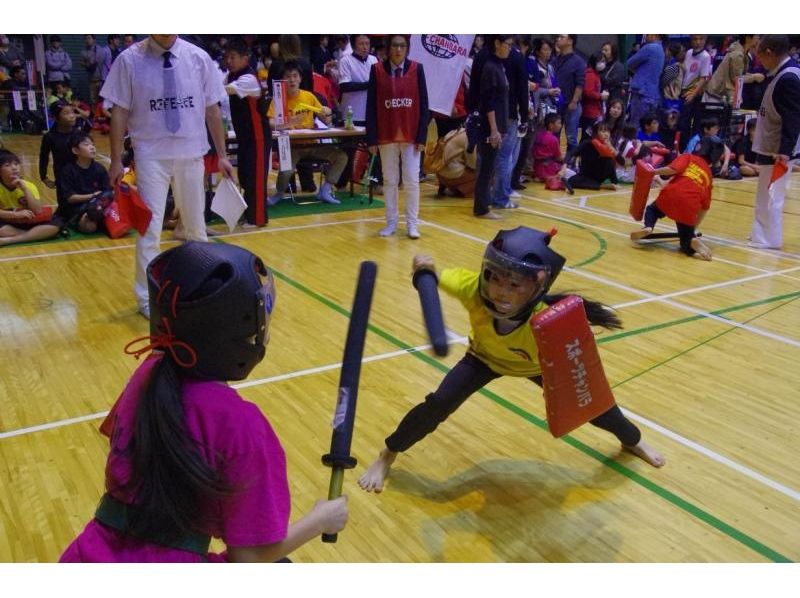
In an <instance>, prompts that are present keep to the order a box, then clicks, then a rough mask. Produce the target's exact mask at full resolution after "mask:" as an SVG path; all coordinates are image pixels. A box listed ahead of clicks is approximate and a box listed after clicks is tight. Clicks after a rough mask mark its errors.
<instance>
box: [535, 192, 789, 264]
mask: <svg viewBox="0 0 800 598" xmlns="http://www.w3.org/2000/svg"><path fill="white" fill-rule="evenodd" d="M601 195H605V194H597V195H592V196H582V197H580V198H578V199H579V200H586V199H592V198H595V197H600V196H601ZM523 197H524V198H525V199H530V200H533V201H537V202H539V203H544V204H550V203H551V202H550V201H549V200H545V199H541V198H539V197H535V196H532V195H523ZM574 199H575V197H574V196H569V195H568V196H566V197H563V198H559V199H558V200H556V201H558V205H559V206H561V207H563V208H566V209H568V210H576V211H579V212H588V213H591V214H597V215H598V216H606V217H608V218H611V219H613V220H617V221H618V222H625V223H626V224H631V225H635V224H636V223H635V222H632V219H631V218H628V217H626V216H624V215H622V214H619V213H617V212H612V211H611V210H604V209H603V208H598V207H594V206H587V205H586V202H585V201H579V205H575V204H574V203H573V202H572V201H565V200H574ZM522 209H526V208H522ZM551 216H552V214H551ZM585 226H590V225H588V224H587V225H585ZM656 228H658V229H661V230H667V231H673V230H674V229H672V228H669V227H667V226H666V225H663V224H658V225H657V226H656ZM615 234H618V235H620V234H621V235H624V236H627V235H625V234H624V233H619V232H616V231H615ZM703 238H705V239H710V240H712V241H715V242H717V243H719V244H721V245H727V246H729V247H735V248H737V249H742V250H744V251H747V252H750V253H755V254H758V255H761V256H771V257H781V258H785V259H792V260H797V259H800V254H797V253H791V252H789V251H778V250H765V249H757V248H755V247H749V246H748V245H747V243H746V242H745V241H739V240H738V239H729V238H727V237H718V236H716V235H709V234H704V235H703ZM715 259H716V258H715ZM732 263H737V262H732ZM739 265H742V266H747V264H739Z"/></svg>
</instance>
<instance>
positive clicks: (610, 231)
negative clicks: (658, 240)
mask: <svg viewBox="0 0 800 598" xmlns="http://www.w3.org/2000/svg"><path fill="white" fill-rule="evenodd" d="M537 201H538V200H537ZM561 205H563V206H564V207H566V208H569V209H572V210H579V211H581V212H584V211H585V212H587V213H594V209H593V208H586V209H580V208H578V207H577V206H572V205H566V204H561ZM519 211H520V212H524V213H526V214H535V215H537V216H544V217H546V218H559V219H560V220H564V221H566V222H570V223H572V224H575V225H578V226H582V227H584V228H591V229H594V230H599V231H603V232H605V233H608V234H610V235H615V236H617V237H624V238H625V239H630V235H629V234H627V233H623V232H620V231H617V230H614V229H610V228H605V227H604V226H599V225H597V224H589V223H587V222H581V221H580V220H573V219H571V218H565V217H563V216H554V215H553V214H551V213H549V212H541V211H539V210H533V209H531V208H525V207H520V208H519ZM606 215H609V216H612V217H614V219H615V220H620V221H622V220H623V219H624V218H623V217H617V216H616V214H613V213H608V214H606ZM625 221H626V222H627V220H626V219H625ZM656 229H657V230H667V231H671V230H672V229H669V228H667V227H665V226H663V225H660V224H659V225H657V226H656ZM704 238H705V237H704ZM708 238H712V237H708ZM725 243H727V244H730V243H728V242H727V241H725ZM745 249H747V250H749V251H753V252H757V253H759V255H764V254H763V253H762V252H761V250H758V249H753V248H751V247H746V248H745ZM786 255H788V256H794V254H785V255H784V256H782V257H785V256H786ZM772 257H777V256H776V255H773V256H772ZM714 259H715V260H716V261H718V262H724V263H726V264H731V265H733V266H738V267H741V268H744V269H746V270H755V271H757V272H770V273H772V274H773V275H775V276H780V277H782V278H789V279H790V280H794V281H797V280H799V279H798V278H797V277H795V276H789V275H788V274H785V273H784V271H783V270H779V271H775V270H767V269H766V268H760V267H758V266H753V265H751V264H745V263H742V262H737V261H735V260H728V259H725V258H720V257H715V258H714ZM786 259H792V260H793V259H794V258H793V257H787V258H786Z"/></svg>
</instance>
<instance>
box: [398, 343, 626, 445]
mask: <svg viewBox="0 0 800 598" xmlns="http://www.w3.org/2000/svg"><path fill="white" fill-rule="evenodd" d="M499 377H500V374H497V373H495V372H493V371H492V370H491V369H489V366H487V365H486V364H485V363H483V362H482V361H481V360H480V359H478V358H477V357H475V356H474V355H472V354H470V353H467V354H466V355H465V356H464V357H463V358H462V359H461V361H459V362H458V363H457V364H456V365H455V367H454V368H453V369H452V370H450V371H449V372H448V374H447V375H446V376H445V377H444V380H442V382H441V384H439V388H437V389H436V392H432V393H431V394H429V395H428V396H427V397H425V402H424V403H420V404H419V405H417V406H416V407H414V408H413V409H411V411H409V412H408V413H407V414H406V416H405V417H404V418H403V419H402V421H401V422H400V424H399V425H398V426H397V429H396V430H395V431H394V432H393V433H392V434H391V435H390V436H388V437H387V438H386V448H388V449H389V450H390V451H393V452H395V453H400V452H403V451H407V450H408V449H409V448H411V447H412V446H414V445H415V444H416V443H417V442H419V441H420V440H422V439H423V438H425V436H427V435H428V434H430V433H431V432H433V431H434V430H435V429H436V428H437V427H438V426H439V424H440V423H442V422H443V421H444V420H446V419H447V418H448V416H449V415H450V414H451V413H453V412H454V411H455V410H456V409H458V408H459V407H460V406H461V405H462V403H464V401H466V400H467V399H468V398H469V397H470V395H472V394H473V393H475V392H476V391H478V390H480V389H481V388H483V387H484V386H486V385H487V384H488V383H489V382H491V381H492V380H494V379H495V378H499ZM530 380H531V381H532V382H535V383H536V384H538V385H539V386H541V385H542V377H541V376H534V377H532V378H530ZM590 423H591V424H592V425H594V426H597V427H598V428H601V429H603V430H606V431H607V432H611V433H612V434H613V435H614V436H616V437H617V439H618V440H619V441H620V442H621V443H622V444H624V445H625V446H636V445H637V444H639V440H641V437H642V434H641V432H640V431H639V428H637V427H636V426H635V425H633V423H631V421H630V420H629V419H627V418H626V417H625V416H624V415H623V413H622V411H621V410H620V408H619V407H617V406H616V405H614V406H613V407H612V408H611V409H609V410H608V411H606V412H605V413H603V414H602V415H599V416H598V417H596V418H594V419H593V420H591V422H590Z"/></svg>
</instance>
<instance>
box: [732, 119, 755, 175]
mask: <svg viewBox="0 0 800 598" xmlns="http://www.w3.org/2000/svg"><path fill="white" fill-rule="evenodd" d="M755 135H756V119H755V118H751V119H750V120H748V121H747V126H746V130H745V134H744V136H743V137H742V138H741V139H740V140H739V143H738V144H737V145H736V161H737V162H738V163H739V171H740V172H741V173H742V176H758V173H759V172H761V166H759V165H758V164H756V158H757V156H756V153H755V152H754V151H753V140H754V138H755Z"/></svg>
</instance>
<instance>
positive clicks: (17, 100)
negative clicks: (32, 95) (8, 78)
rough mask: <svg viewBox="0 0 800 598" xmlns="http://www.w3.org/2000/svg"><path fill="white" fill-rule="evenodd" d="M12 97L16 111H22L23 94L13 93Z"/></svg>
mask: <svg viewBox="0 0 800 598" xmlns="http://www.w3.org/2000/svg"><path fill="white" fill-rule="evenodd" d="M11 97H12V98H13V99H14V110H22V92H21V91H19V90H17V91H12V92H11Z"/></svg>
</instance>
